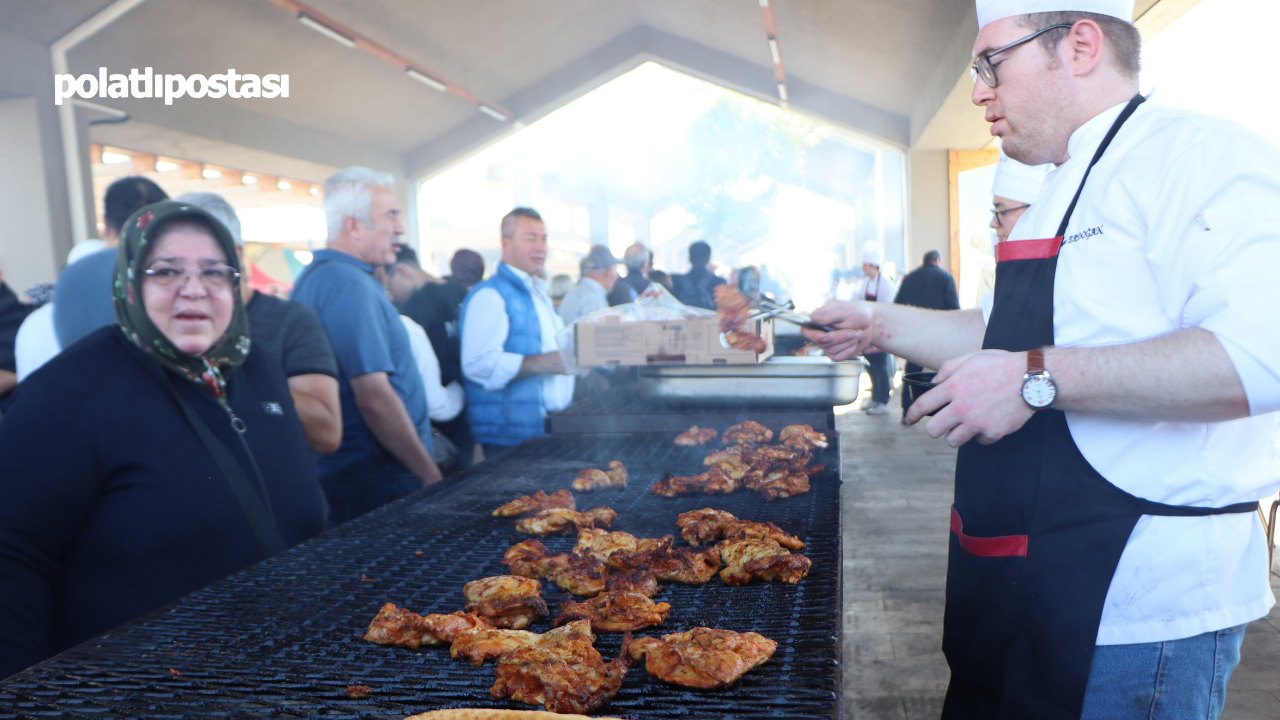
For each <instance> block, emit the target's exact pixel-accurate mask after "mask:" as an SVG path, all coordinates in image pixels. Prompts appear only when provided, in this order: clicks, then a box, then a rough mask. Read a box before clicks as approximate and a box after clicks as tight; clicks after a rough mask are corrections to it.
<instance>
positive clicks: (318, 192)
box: [311, 187, 320, 195]
mask: <svg viewBox="0 0 1280 720" xmlns="http://www.w3.org/2000/svg"><path fill="white" fill-rule="evenodd" d="M311 194H312V195H319V194H320V188H318V187H313V188H311Z"/></svg>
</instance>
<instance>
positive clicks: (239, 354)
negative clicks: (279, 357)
mask: <svg viewBox="0 0 1280 720" xmlns="http://www.w3.org/2000/svg"><path fill="white" fill-rule="evenodd" d="M179 217H187V218H194V219H196V222H198V223H200V224H207V225H208V226H209V227H211V228H213V230H214V234H215V236H216V238H217V240H218V244H219V245H221V246H222V251H223V252H224V253H226V255H227V264H228V265H230V266H231V267H233V268H235V269H236V272H239V271H240V260H239V258H238V257H237V256H236V244H235V241H234V240H232V238H231V233H229V232H227V228H226V227H225V226H224V225H223V224H222V223H221V222H219V221H218V219H217V218H215V217H214V216H212V215H210V214H209V213H207V212H205V211H204V210H203V209H201V208H199V207H196V206H195V205H192V204H190V203H184V202H175V201H172V200H166V201H164V202H158V203H154V204H152V205H148V206H146V207H144V208H142V209H140V210H138V211H137V212H136V213H134V214H133V216H132V217H130V218H129V219H128V220H127V221H126V222H125V224H124V227H123V228H121V231H120V251H119V254H118V255H117V256H116V273H115V279H114V281H113V282H112V286H111V295H112V305H113V307H114V308H115V311H116V320H117V321H118V322H119V323H120V330H121V332H123V333H124V336H125V337H126V338H128V339H129V340H130V341H131V342H133V343H134V344H136V345H137V346H138V347H140V348H142V350H143V352H145V353H146V354H147V355H150V356H151V357H153V358H155V359H156V360H157V361H158V362H159V363H160V364H161V365H163V366H164V367H166V368H168V369H169V370H172V371H173V372H175V373H177V374H178V375H181V376H182V377H185V378H187V379H188V380H191V381H192V382H195V383H198V384H200V385H203V386H204V387H205V388H207V389H208V390H209V392H210V393H212V394H213V396H214V397H215V398H217V399H218V400H219V401H222V402H225V399H226V387H227V386H226V380H225V378H226V377H227V376H228V375H230V374H231V372H232V371H233V370H235V369H236V368H237V367H239V366H240V364H241V363H243V362H244V360H245V358H246V357H248V355H249V320H248V317H247V316H246V315H245V312H244V302H243V301H241V299H240V289H239V288H238V287H232V290H231V292H232V295H233V296H234V297H235V307H234V310H233V311H232V315H231V324H230V325H228V326H227V332H226V333H225V334H224V335H223V336H222V337H221V338H219V339H218V340H216V341H215V342H214V343H213V346H212V347H210V348H209V349H208V350H207V351H206V352H205V353H204V354H203V355H188V354H187V353H185V352H182V351H181V350H179V349H178V348H177V347H176V346H175V345H174V344H173V343H172V342H171V341H170V340H169V338H167V337H165V334H164V333H163V332H161V331H160V328H158V327H156V325H155V323H153V322H151V318H150V317H148V316H147V309H146V307H145V306H144V305H143V303H142V281H143V279H144V278H145V277H146V275H144V274H143V271H144V270H146V268H145V267H143V262H144V261H145V260H146V258H147V255H148V253H149V252H150V248H151V245H152V243H154V242H155V238H154V237H153V231H154V230H155V228H157V227H159V226H160V225H161V221H163V220H171V219H173V218H179ZM200 221H203V222H200ZM240 282H246V280H245V279H244V278H241V280H240Z"/></svg>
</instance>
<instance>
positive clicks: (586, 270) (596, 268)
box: [559, 245, 620, 325]
mask: <svg viewBox="0 0 1280 720" xmlns="http://www.w3.org/2000/svg"><path fill="white" fill-rule="evenodd" d="M619 264H620V261H619V260H618V258H616V257H614V256H613V253H611V252H609V248H607V247H605V246H604V245H593V246H592V247H591V252H589V253H587V256H586V257H584V258H582V262H581V263H579V267H580V268H581V270H582V279H580V280H578V284H577V285H574V286H573V289H572V290H570V291H569V292H567V293H565V296H564V298H563V299H562V300H561V301H560V309H559V312H560V319H561V320H564V324H565V325H571V324H573V321H574V320H577V319H578V318H580V317H582V316H583V315H588V314H590V313H593V312H595V311H597V310H603V309H605V308H607V307H609V291H611V290H613V288H615V287H616V286H617V285H618V265H619Z"/></svg>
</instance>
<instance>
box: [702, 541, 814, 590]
mask: <svg viewBox="0 0 1280 720" xmlns="http://www.w3.org/2000/svg"><path fill="white" fill-rule="evenodd" d="M716 548H717V549H719V550H720V559H721V561H723V562H724V569H723V570H721V571H720V579H721V580H723V581H724V584H725V585H746V584H747V583H749V582H751V580H752V579H753V578H760V579H761V580H778V581H780V582H784V583H787V584H788V585H795V584H796V583H798V582H800V578H802V577H804V576H805V575H808V574H809V566H810V565H812V563H811V562H810V561H809V558H807V557H805V556H804V555H801V554H799V553H792V552H791V551H790V550H787V549H786V548H784V547H782V546H781V545H779V544H778V543H776V542H774V541H773V540H722V541H720V542H719V543H717V544H716Z"/></svg>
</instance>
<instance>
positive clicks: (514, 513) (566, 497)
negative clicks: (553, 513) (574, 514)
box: [493, 490, 578, 517]
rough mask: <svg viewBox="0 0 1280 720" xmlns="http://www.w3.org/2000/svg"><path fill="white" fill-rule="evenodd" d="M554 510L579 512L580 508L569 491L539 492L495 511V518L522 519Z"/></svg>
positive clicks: (513, 501) (519, 498) (520, 498)
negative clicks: (525, 516) (562, 509)
mask: <svg viewBox="0 0 1280 720" xmlns="http://www.w3.org/2000/svg"><path fill="white" fill-rule="evenodd" d="M552 508H564V509H566V510H577V509H578V506H577V504H576V503H574V501H573V493H571V492H569V491H568V490H557V491H555V492H553V493H551V494H550V495H548V494H546V493H544V492H542V491H541V490H539V491H538V492H536V493H534V494H532V495H525V496H523V497H518V498H516V499H515V500H512V501H511V502H509V503H507V504H506V505H503V506H502V507H500V508H498V509H497V510H494V511H493V516H494V517H521V516H524V515H535V514H537V513H540V512H542V511H543V510H550V509H552Z"/></svg>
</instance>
